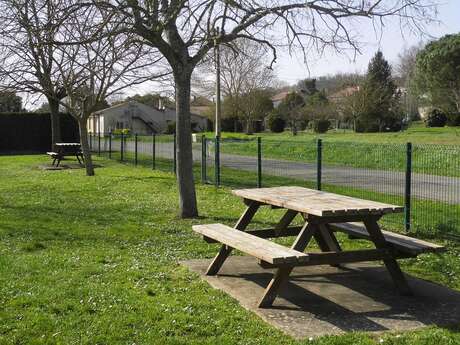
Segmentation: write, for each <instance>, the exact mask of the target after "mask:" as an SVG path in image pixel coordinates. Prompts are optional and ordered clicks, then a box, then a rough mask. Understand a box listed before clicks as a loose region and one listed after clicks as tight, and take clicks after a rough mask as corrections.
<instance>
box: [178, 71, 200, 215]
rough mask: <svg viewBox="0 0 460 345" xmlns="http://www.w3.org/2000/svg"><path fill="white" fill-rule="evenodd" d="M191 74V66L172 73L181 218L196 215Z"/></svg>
mask: <svg viewBox="0 0 460 345" xmlns="http://www.w3.org/2000/svg"><path fill="white" fill-rule="evenodd" d="M184 69H185V68H184ZM191 75H192V70H191V68H190V71H188V70H186V71H184V70H182V71H175V73H174V80H175V84H176V141H177V165H176V174H177V184H178V187H179V205H180V217H181V218H192V217H197V216H198V208H197V202H196V193H195V182H194V179H193V157H192V132H191V123H190V81H191Z"/></svg>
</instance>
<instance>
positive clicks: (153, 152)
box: [152, 133, 155, 170]
mask: <svg viewBox="0 0 460 345" xmlns="http://www.w3.org/2000/svg"><path fill="white" fill-rule="evenodd" d="M152 170H155V133H153V134H152Z"/></svg>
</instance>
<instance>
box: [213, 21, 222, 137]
mask: <svg viewBox="0 0 460 345" xmlns="http://www.w3.org/2000/svg"><path fill="white" fill-rule="evenodd" d="M214 33H215V36H214V37H215V38H214V55H215V59H216V118H215V126H214V127H215V135H216V137H217V136H219V137H220V119H221V111H222V107H221V103H220V50H219V45H218V44H217V35H218V34H219V28H218V27H217V29H216V30H215V31H214Z"/></svg>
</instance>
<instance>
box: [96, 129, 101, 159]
mask: <svg viewBox="0 0 460 345" xmlns="http://www.w3.org/2000/svg"><path fill="white" fill-rule="evenodd" d="M97 154H98V155H99V156H100V155H101V132H99V133H97Z"/></svg>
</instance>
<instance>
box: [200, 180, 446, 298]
mask: <svg viewBox="0 0 460 345" xmlns="http://www.w3.org/2000/svg"><path fill="white" fill-rule="evenodd" d="M233 194H235V195H237V196H239V197H242V198H243V201H244V203H245V204H246V206H247V208H246V210H245V211H244V213H243V214H242V216H241V217H240V219H239V220H238V222H237V223H236V225H235V227H234V228H231V227H229V226H226V225H222V224H207V225H195V226H194V227H193V230H194V231H195V232H197V233H200V234H201V235H203V237H204V239H205V240H206V241H207V242H211V243H212V242H214V243H215V242H220V243H222V247H221V249H220V251H219V253H218V254H217V255H216V257H215V258H214V259H213V261H212V262H211V264H210V266H209V268H208V270H207V272H206V273H207V275H216V274H217V273H218V272H219V270H220V268H221V267H222V265H223V264H224V262H225V260H226V259H227V257H228V256H229V255H230V253H231V251H232V249H233V248H235V249H238V250H240V251H242V252H244V253H246V254H249V255H252V256H254V257H256V258H257V259H259V263H260V265H261V266H262V267H264V268H276V271H275V273H274V276H273V278H272V279H271V281H270V283H269V284H268V286H267V287H266V289H265V292H264V294H263V296H262V298H261V299H260V302H259V307H269V306H271V305H272V303H273V301H274V300H275V298H276V296H277V294H278V292H279V289H280V287H281V286H282V284H283V283H284V282H286V281H287V280H288V278H289V275H290V274H291V272H292V270H293V269H294V268H295V267H298V266H311V265H323V264H328V265H333V266H339V265H340V264H344V263H351V262H361V261H376V260H383V262H384V264H385V266H386V268H387V270H388V272H389V273H390V275H391V278H392V279H393V281H394V283H395V285H396V287H397V289H398V290H399V292H400V293H401V294H403V295H410V294H411V293H412V292H411V289H410V287H409V285H408V283H407V280H406V278H405V276H404V274H403V273H402V271H401V269H400V267H399V264H398V262H397V261H396V259H400V258H409V257H415V256H417V255H418V254H421V253H424V252H438V251H442V250H443V249H444V247H442V246H439V245H436V244H433V243H429V242H426V241H422V240H419V239H415V238H411V237H408V236H404V235H401V234H397V233H392V232H388V231H382V230H381V229H380V227H379V225H378V221H379V220H380V218H381V217H382V216H383V215H385V214H388V213H396V212H402V211H403V210H404V208H403V207H400V206H396V205H390V204H384V203H380V202H375V201H370V200H363V199H358V198H353V197H348V196H344V195H338V194H334V193H327V192H322V191H318V190H313V189H308V188H303V187H295V186H288V187H274V188H255V189H240V190H234V191H233ZM264 205H265V206H270V207H272V208H282V209H285V210H286V211H285V213H284V215H283V216H282V217H281V219H280V220H279V222H278V223H277V224H276V226H275V227H274V228H273V229H261V230H249V231H245V229H246V228H247V226H248V225H249V223H250V222H251V220H252V219H253V217H254V215H255V214H256V212H257V211H258V210H259V208H260V207H261V206H264ZM298 214H301V216H302V217H303V220H304V224H303V225H302V226H289V225H290V224H291V222H292V221H293V220H294V218H295V217H296V216H297V215H298ZM359 223H362V224H363V225H360V224H359ZM335 231H342V232H345V233H348V234H349V235H350V236H353V238H363V239H368V240H370V241H371V242H373V243H374V245H375V249H363V250H346V251H345V250H342V248H341V247H340V244H339V242H338V240H337V238H336V236H335V233H334V232H335ZM288 236H295V240H294V243H293V244H292V246H291V247H290V248H288V247H285V246H282V245H279V244H277V243H274V242H272V241H269V240H267V238H278V237H288ZM312 239H314V240H315V241H316V242H317V244H318V246H319V248H320V249H321V252H307V253H305V252H304V251H305V249H306V247H307V246H308V244H309V243H310V241H311V240H312Z"/></svg>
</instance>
